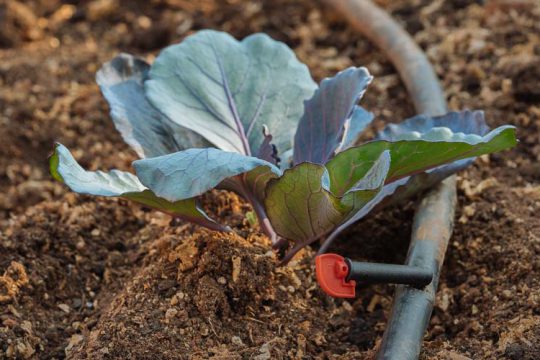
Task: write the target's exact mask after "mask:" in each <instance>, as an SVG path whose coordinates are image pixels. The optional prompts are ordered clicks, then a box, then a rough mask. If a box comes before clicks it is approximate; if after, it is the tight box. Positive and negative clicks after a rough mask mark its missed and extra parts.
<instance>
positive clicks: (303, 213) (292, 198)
mask: <svg viewBox="0 0 540 360" xmlns="http://www.w3.org/2000/svg"><path fill="white" fill-rule="evenodd" d="M326 176H327V174H326V169H325V168H324V166H322V165H317V164H312V163H302V164H300V165H297V166H295V167H293V168H291V169H289V170H286V171H285V173H284V174H283V176H282V177H281V178H279V179H276V180H272V181H271V182H270V184H269V185H268V189H267V195H266V196H267V197H266V200H265V207H266V213H267V214H268V217H269V218H270V222H271V223H272V226H273V227H274V229H275V230H276V232H277V233H278V234H279V235H281V236H282V237H284V238H286V239H289V240H293V241H295V242H300V243H304V244H308V243H309V242H311V241H313V240H314V239H316V238H318V237H319V236H321V235H323V234H325V233H327V232H328V231H330V230H331V229H333V228H334V227H336V226H337V225H339V224H340V223H341V221H342V220H343V219H344V217H345V216H346V215H347V214H348V213H349V211H350V210H351V207H350V206H346V205H343V204H341V201H340V199H339V198H337V197H335V196H334V195H332V193H330V192H329V191H328V189H327V188H326V187H325V184H324V183H325V180H324V178H326Z"/></svg>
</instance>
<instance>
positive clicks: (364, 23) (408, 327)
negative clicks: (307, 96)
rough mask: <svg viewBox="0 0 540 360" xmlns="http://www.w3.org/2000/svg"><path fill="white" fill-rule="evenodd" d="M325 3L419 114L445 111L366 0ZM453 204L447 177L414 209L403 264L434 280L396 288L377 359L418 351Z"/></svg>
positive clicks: (401, 40) (431, 82)
mask: <svg viewBox="0 0 540 360" xmlns="http://www.w3.org/2000/svg"><path fill="white" fill-rule="evenodd" d="M324 1H325V2H326V3H328V4H329V5H331V6H332V7H334V8H335V9H336V10H338V11H339V12H340V13H341V14H342V15H343V16H344V17H345V18H346V19H347V20H348V21H349V23H350V24H351V25H352V26H353V27H354V28H355V29H357V30H358V31H360V32H361V33H362V34H363V35H364V36H365V37H367V38H368V39H369V40H370V41H371V42H373V43H374V44H375V45H377V46H378V47H379V48H380V49H381V50H382V52H383V53H384V54H385V55H386V56H387V57H388V58H389V59H390V61H391V62H392V64H393V65H394V66H395V68H396V69H397V71H398V72H399V74H400V76H401V78H402V80H403V82H404V83H405V86H406V87H407V90H408V92H409V94H410V96H411V98H412V100H413V102H414V105H415V108H416V110H417V111H418V112H419V113H426V114H429V115H442V114H444V113H445V112H446V101H445V97H444V94H443V92H442V89H441V87H440V85H439V81H438V79H437V76H436V75H435V72H434V71H433V68H432V67H431V64H430V63H429V61H428V59H427V58H426V56H425V55H424V53H423V52H422V50H421V49H420V48H419V47H418V46H417V45H416V44H415V42H414V40H413V39H412V38H411V37H410V36H409V34H407V32H406V31H405V30H404V29H403V28H402V27H401V26H399V25H398V24H397V23H396V22H395V21H394V20H393V19H392V18H391V17H390V16H389V15H388V14H387V13H386V12H385V11H384V10H382V9H380V8H379V7H377V6H376V5H374V4H373V3H371V1H368V0H324ZM455 203H456V178H455V176H451V177H449V178H447V179H446V180H444V181H443V182H442V183H441V184H439V185H438V186H437V187H436V188H435V189H433V190H432V191H431V192H430V193H429V194H428V195H427V196H425V198H424V199H423V200H422V202H421V203H420V205H419V207H418V209H417V210H416V214H415V217H414V222H413V231H412V236H411V243H410V245H409V252H408V255H407V260H406V264H407V265H413V266H420V267H425V268H428V269H431V270H432V271H433V274H434V276H433V281H432V283H431V284H430V285H428V286H427V287H426V288H425V289H422V290H418V289H415V288H412V287H410V286H405V285H400V286H398V287H397V289H396V293H395V296H394V303H393V306H392V313H391V316H390V320H389V321H388V324H387V326H386V331H385V333H384V336H383V340H382V343H381V345H380V347H379V350H378V353H377V358H378V359H392V360H396V359H417V358H418V356H419V354H420V349H421V346H422V339H423V337H424V333H425V331H426V328H427V326H428V324H429V319H430V317H431V312H432V310H433V304H434V301H435V292H436V290H437V285H438V282H439V274H440V269H441V266H442V264H443V261H444V255H445V252H446V248H447V246H448V240H449V238H450V236H451V234H452V226H453V220H454V208H455Z"/></svg>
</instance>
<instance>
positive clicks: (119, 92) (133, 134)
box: [96, 54, 208, 158]
mask: <svg viewBox="0 0 540 360" xmlns="http://www.w3.org/2000/svg"><path fill="white" fill-rule="evenodd" d="M149 69H150V65H148V64H147V63H146V62H145V61H144V60H142V59H140V58H137V57H134V56H132V55H128V54H120V55H119V56H117V57H115V58H114V59H113V60H111V61H109V62H107V63H105V64H103V66H102V67H101V69H100V70H99V71H98V73H97V75H96V81H97V83H98V85H99V86H100V89H101V92H102V93H103V95H104V96H105V98H106V99H107V101H108V102H109V106H110V109H111V117H112V119H113V121H114V125H115V126H116V129H117V130H118V131H119V132H120V134H121V135H122V137H123V138H124V141H125V142H126V143H128V144H129V145H130V146H131V147H132V148H133V150H135V152H136V153H137V155H139V157H141V158H144V157H154V156H159V155H165V154H169V153H171V152H175V151H179V150H183V149H187V148H191V147H207V146H208V142H207V141H205V140H204V139H203V138H202V137H201V136H199V135H198V134H196V133H194V132H192V131H190V130H188V129H186V128H184V127H181V126H179V125H177V124H175V123H173V122H171V121H170V120H168V119H167V118H166V117H165V116H164V115H163V114H162V113H160V112H159V111H158V110H156V109H155V108H154V107H153V106H152V105H151V104H150V102H149V101H148V100H147V99H146V97H145V95H144V87H143V83H144V80H145V79H146V77H147V74H148V71H149Z"/></svg>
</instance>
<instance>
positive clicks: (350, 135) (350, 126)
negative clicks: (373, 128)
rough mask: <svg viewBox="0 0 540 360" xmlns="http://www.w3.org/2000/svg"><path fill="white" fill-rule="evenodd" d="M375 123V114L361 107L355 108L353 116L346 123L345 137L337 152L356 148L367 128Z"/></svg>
mask: <svg viewBox="0 0 540 360" xmlns="http://www.w3.org/2000/svg"><path fill="white" fill-rule="evenodd" d="M372 121H373V113H371V112H369V111H366V110H364V109H363V108H361V107H360V106H355V108H354V110H353V114H352V116H351V117H350V119H349V120H348V121H347V122H346V124H345V127H346V130H345V137H344V139H343V143H342V145H341V146H340V148H338V149H337V151H336V152H340V151H343V150H347V149H348V148H350V147H352V146H354V145H355V144H356V141H358V138H359V137H360V134H361V133H362V132H363V131H364V130H365V129H366V127H367V126H368V125H369V124H370V123H371V122H372Z"/></svg>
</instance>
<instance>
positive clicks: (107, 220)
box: [0, 0, 540, 360]
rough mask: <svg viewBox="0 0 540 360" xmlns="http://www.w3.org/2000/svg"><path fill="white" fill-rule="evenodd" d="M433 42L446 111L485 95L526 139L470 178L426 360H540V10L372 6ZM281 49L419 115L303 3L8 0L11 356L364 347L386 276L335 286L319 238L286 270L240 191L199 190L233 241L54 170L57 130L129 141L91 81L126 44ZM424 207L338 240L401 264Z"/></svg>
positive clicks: (480, 163) (0, 259) (3, 165)
mask: <svg viewBox="0 0 540 360" xmlns="http://www.w3.org/2000/svg"><path fill="white" fill-rule="evenodd" d="M378 3H379V4H380V5H381V6H383V7H385V8H386V9H387V10H388V11H390V12H391V13H392V14H393V15H394V16H395V17H396V18H397V19H398V20H399V21H400V22H401V23H402V24H403V26H405V27H406V28H407V30H408V31H409V32H411V33H412V34H413V35H414V37H415V40H416V41H417V42H418V43H419V44H420V45H421V46H422V47H423V48H424V50H425V51H426V52H427V54H428V55H429V57H430V59H431V61H432V62H433V64H434V65H435V68H436V71H437V73H438V75H439V76H440V78H441V81H442V83H443V86H444V89H445V91H446V94H447V99H448V103H449V108H450V109H463V108H472V109H484V110H485V112H486V117H487V119H488V121H489V123H490V125H492V126H497V125H501V124H507V123H509V124H513V125H516V126H517V127H518V136H519V138H520V141H521V143H520V144H519V146H517V147H516V148H515V149H513V150H511V151H507V152H504V153H501V154H495V155H492V156H484V157H482V158H480V159H478V160H477V161H476V163H475V165H474V166H472V167H471V168H470V169H468V170H467V171H464V172H462V173H460V174H459V182H458V190H459V206H458V210H457V213H456V222H455V229H454V235H453V237H452V240H451V244H450V246H449V250H448V253H447V256H446V261H445V265H444V268H443V272H442V276H441V282H440V286H439V291H438V293H437V303H436V307H435V310H434V313H433V317H432V319H431V323H430V326H429V329H428V333H427V335H426V339H425V343H424V351H423V354H422V359H454V360H456V359H468V358H471V359H494V358H498V359H538V358H540V256H539V255H540V219H539V218H538V216H537V214H538V212H539V210H540V184H539V183H540V162H539V160H540V92H539V89H540V88H539V86H538V84H539V83H540V5H539V3H538V2H536V1H534V0H530V1H528V0H491V1H468V0H454V1H432V2H430V1H425V0H408V1H404V0H400V1H388V0H384V1H379V2H378ZM203 28H215V29H220V30H224V31H228V32H230V33H232V34H233V35H234V36H236V37H238V38H242V37H244V36H246V35H248V34H251V33H253V32H259V31H263V32H266V33H268V34H269V35H271V36H272V37H274V38H276V39H279V40H282V41H284V42H286V43H287V44H289V45H290V46H291V47H292V48H293V49H294V50H295V51H296V53H297V54H298V56H299V57H300V59H301V60H302V61H303V62H305V63H306V64H307V65H308V66H309V67H310V69H311V71H312V73H313V75H314V77H315V78H316V79H317V80H320V79H322V78H323V77H324V76H329V75H331V74H333V73H335V72H336V71H338V70H341V69H343V68H345V67H348V66H350V65H365V66H367V67H368V68H369V70H370V71H371V72H372V73H373V74H374V75H375V81H374V82H373V84H372V85H371V87H370V89H369V91H368V92H367V93H366V96H365V97H364V99H363V100H362V104H363V105H364V106H365V107H366V108H368V109H369V110H371V111H374V112H375V114H376V118H377V121H376V122H375V124H374V126H373V129H372V130H374V129H376V128H380V127H381V126H383V124H384V123H385V122H389V121H398V120H400V119H403V118H405V117H408V116H411V115H413V114H414V109H413V107H412V104H411V102H410V101H409V99H408V96H407V93H406V91H405V89H404V87H403V85H402V84H401V82H400V80H399V77H398V76H397V74H396V73H395V71H394V69H393V68H392V66H391V64H390V63H389V62H388V61H387V60H386V59H385V57H384V56H383V55H382V53H381V52H380V51H379V50H377V49H375V48H374V47H373V46H372V45H371V44H370V43H369V42H367V41H366V40H365V39H363V38H362V37H361V36H359V35H358V34H357V33H355V32H354V31H353V30H351V29H350V28H349V27H348V26H347V24H346V23H345V22H343V21H342V20H341V19H340V18H339V16H338V15H337V14H335V13H334V12H333V11H332V10H331V9H329V8H327V7H325V6H323V5H321V4H319V3H318V2H312V1H307V0H264V1H263V0H258V1H241V0H227V1H225V0H200V1H187V0H152V1H142V0H141V1H119V0H93V1H86V2H81V3H80V4H79V3H78V2H61V1H60V0H28V1H15V0H2V1H0V144H2V146H1V147H0V193H1V194H2V195H1V196H0V359H3V358H7V359H10V358H17V359H63V358H69V359H128V358H133V359H180V358H182V359H183V358H186V359H208V358H213V359H259V360H261V359H271V358H272V359H274V358H276V359H283V358H298V359H300V358H307V359H309V358H327V359H363V358H365V359H369V358H372V356H373V354H374V352H375V350H376V348H377V344H378V343H379V342H380V339H381V336H382V333H383V331H384V327H385V323H386V320H387V319H388V316H389V309H390V307H391V301H392V292H393V289H392V287H389V286H371V287H367V288H364V289H361V291H360V294H359V297H358V298H357V299H355V300H353V301H342V300H335V299H332V298H329V297H328V296H326V295H324V294H323V293H322V292H321V291H320V290H319V288H318V287H317V284H316V282H315V280H314V273H313V265H312V261H311V259H312V256H313V254H314V252H313V250H311V249H306V250H304V251H302V252H301V253H300V255H299V256H297V257H296V258H295V259H294V260H293V261H292V262H291V263H290V264H289V265H288V266H286V267H277V266H276V263H277V260H276V258H275V255H274V254H273V253H272V252H271V251H270V247H269V242H268V239H267V238H266V237H264V236H263V235H261V234H260V233H259V232H258V229H257V227H256V226H255V227H254V226H252V225H250V223H249V222H248V221H247V220H245V218H244V214H245V212H246V211H248V210H249V206H248V205H246V204H245V203H243V202H242V200H241V199H239V198H238V197H236V196H235V195H233V194H229V193H224V192H213V193H210V194H208V195H207V196H206V197H205V204H206V207H207V209H208V211H209V212H211V213H212V214H213V215H214V216H216V217H218V218H219V219H220V220H222V221H223V222H225V223H227V224H229V225H231V226H232V227H233V229H234V230H235V234H234V235H223V234H218V233H213V232H210V231H206V230H201V229H200V228H197V227H196V226H193V225H190V224H186V223H182V222H172V221H171V220H170V218H169V217H167V216H166V215H163V214H159V213H156V212H151V211H149V210H148V209H145V208H141V207H139V206H137V205H134V204H131V203H128V202H125V201H122V200H111V199H99V198H95V197H86V196H80V195H76V194H73V193H70V192H69V191H68V190H66V189H65V188H64V187H63V186H62V185H60V184H58V183H55V182H54V181H52V179H51V178H50V176H49V175H48V170H47V161H46V157H47V155H48V154H49V153H50V152H51V149H52V145H53V143H54V141H61V142H62V143H64V144H65V145H66V146H68V147H69V148H71V149H72V150H73V152H74V155H75V157H76V158H77V159H78V160H79V161H80V163H81V164H82V165H83V166H85V167H87V168H90V169H97V168H101V169H108V168H120V169H124V170H128V169H129V168H130V163H131V161H132V160H134V159H135V154H134V153H133V152H132V151H131V150H130V149H129V148H128V147H127V145H125V144H124V143H123V142H122V140H121V138H120V136H119V135H118V134H117V133H116V131H115V130H114V127H113V125H112V123H111V121H110V119H109V116H108V110H107V105H106V103H105V101H104V100H103V98H102V96H101V95H100V93H99V90H98V87H97V86H96V84H95V82H94V74H95V71H96V70H97V69H98V68H99V66H100V64H101V63H103V62H104V61H107V60H108V59H110V58H112V57H113V56H114V55H115V54H117V53H118V52H120V51H126V52H131V53H136V54H138V55H142V56H146V57H147V58H148V60H152V59H153V58H154V57H155V55H156V54H157V52H158V50H159V49H160V48H162V47H164V46H166V45H168V44H170V43H173V42H178V41H180V40H181V39H182V38H183V37H185V36H186V35H188V34H189V33H191V32H193V31H196V30H198V29H203ZM413 215H414V202H411V203H409V204H405V205H403V206H400V207H399V208H394V209H388V210H386V211H384V212H383V213H380V214H377V215H375V216H373V217H371V218H369V219H367V220H366V221H363V222H361V223H359V224H358V225H356V226H353V227H352V228H351V229H350V230H348V231H347V232H346V233H344V234H343V235H342V236H341V238H340V239H339V240H338V241H336V243H335V245H334V248H333V249H332V251H336V252H339V253H342V254H346V255H348V256H350V257H352V258H356V259H365V260H369V261H384V262H394V263H400V262H403V260H404V258H405V254H406V249H407V243H408V239H409V235H410V228H411V221H412V217H413Z"/></svg>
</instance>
